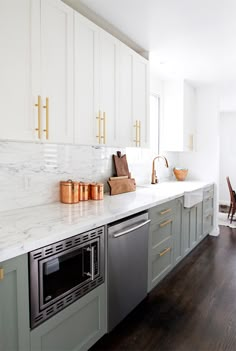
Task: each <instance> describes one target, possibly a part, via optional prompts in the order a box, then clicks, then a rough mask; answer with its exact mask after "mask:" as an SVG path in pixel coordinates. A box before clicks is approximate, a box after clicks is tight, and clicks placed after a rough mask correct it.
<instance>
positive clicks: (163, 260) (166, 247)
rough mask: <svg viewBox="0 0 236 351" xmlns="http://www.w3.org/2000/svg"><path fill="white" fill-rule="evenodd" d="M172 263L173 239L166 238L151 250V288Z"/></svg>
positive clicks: (162, 276) (168, 269) (169, 268)
mask: <svg viewBox="0 0 236 351" xmlns="http://www.w3.org/2000/svg"><path fill="white" fill-rule="evenodd" d="M172 265H173V240H172V238H168V239H166V240H165V241H163V242H162V243H161V244H159V245H157V246H156V247H155V249H153V251H152V262H151V288H154V286H156V285H157V283H158V282H159V281H160V280H161V279H163V278H164V277H165V275H166V274H167V273H168V272H169V271H170V270H171V268H172Z"/></svg>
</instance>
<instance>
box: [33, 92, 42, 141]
mask: <svg viewBox="0 0 236 351" xmlns="http://www.w3.org/2000/svg"><path fill="white" fill-rule="evenodd" d="M34 106H35V107H38V127H37V128H35V130H36V131H37V132H38V138H39V139H41V96H40V95H38V102H37V104H34Z"/></svg>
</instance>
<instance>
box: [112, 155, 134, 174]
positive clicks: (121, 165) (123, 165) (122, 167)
mask: <svg viewBox="0 0 236 351" xmlns="http://www.w3.org/2000/svg"><path fill="white" fill-rule="evenodd" d="M113 161H114V165H115V169H116V175H117V176H118V177H119V176H128V177H129V178H130V172H129V167H128V163H127V159H126V155H123V156H121V152H120V151H117V156H116V155H113Z"/></svg>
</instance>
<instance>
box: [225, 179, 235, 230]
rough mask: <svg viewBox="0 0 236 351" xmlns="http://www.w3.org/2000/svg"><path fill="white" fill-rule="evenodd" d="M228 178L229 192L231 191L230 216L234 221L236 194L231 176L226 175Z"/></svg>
mask: <svg viewBox="0 0 236 351" xmlns="http://www.w3.org/2000/svg"><path fill="white" fill-rule="evenodd" d="M226 180H227V184H228V187H229V193H230V206H229V212H228V218H229V217H230V223H232V220H233V216H234V214H235V212H236V194H235V191H234V190H233V188H232V186H231V183H230V180H229V177H226Z"/></svg>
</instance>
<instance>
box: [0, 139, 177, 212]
mask: <svg viewBox="0 0 236 351" xmlns="http://www.w3.org/2000/svg"><path fill="white" fill-rule="evenodd" d="M116 151H117V148H110V147H102V146H81V145H64V144H45V143H28V142H8V141H1V142H0V194H1V202H0V211H5V210H11V209H16V208H22V207H29V206H36V205H41V204H47V203H52V202H55V201H58V200H59V182H60V180H67V179H73V180H76V181H87V182H103V183H104V185H105V191H108V187H107V179H108V178H109V177H110V176H112V175H114V168H113V162H112V155H113V154H116ZM120 151H121V152H122V154H124V153H126V154H127V159H128V164H129V169H130V171H131V173H132V177H134V178H135V179H136V183H137V184H143V183H149V182H150V179H151V167H152V166H151V165H152V159H153V157H154V156H155V155H154V154H153V152H152V151H151V150H149V149H137V148H127V149H120ZM167 157H168V161H169V163H170V168H169V169H167V168H165V167H164V165H163V164H162V163H161V162H163V161H162V160H161V161H160V163H159V162H158V161H157V168H158V175H159V178H160V179H161V180H165V179H169V178H171V177H172V167H173V166H172V165H175V156H174V155H172V154H169V155H168V156H167Z"/></svg>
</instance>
